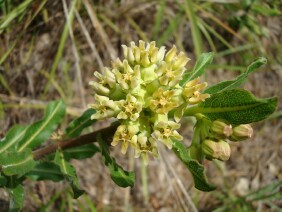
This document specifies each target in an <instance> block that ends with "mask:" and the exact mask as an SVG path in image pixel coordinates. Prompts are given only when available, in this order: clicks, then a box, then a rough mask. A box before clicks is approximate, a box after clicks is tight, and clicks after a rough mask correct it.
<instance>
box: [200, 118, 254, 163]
mask: <svg viewBox="0 0 282 212" xmlns="http://www.w3.org/2000/svg"><path fill="white" fill-rule="evenodd" d="M252 135H253V128H252V127H251V125H249V124H241V125H237V126H233V127H232V125H231V124H227V123H225V122H224V121H223V120H215V121H213V122H212V124H211V126H210V130H209V135H208V138H207V139H205V140H204V141H203V143H202V151H203V153H204V154H205V156H206V157H207V158H208V159H218V160H223V161H225V160H228V159H229V158H230V154H231V150H230V146H229V144H228V141H227V140H230V141H234V142H237V141H243V140H246V139H248V138H251V137H252Z"/></svg>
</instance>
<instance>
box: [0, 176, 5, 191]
mask: <svg viewBox="0 0 282 212" xmlns="http://www.w3.org/2000/svg"><path fill="white" fill-rule="evenodd" d="M6 184H7V178H6V177H5V176H3V175H1V173H0V188H2V187H4V186H5V185H6Z"/></svg>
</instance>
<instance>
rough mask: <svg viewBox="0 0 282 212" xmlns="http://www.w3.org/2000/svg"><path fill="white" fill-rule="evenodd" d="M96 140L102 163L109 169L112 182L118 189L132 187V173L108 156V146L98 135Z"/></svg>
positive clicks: (133, 178)
mask: <svg viewBox="0 0 282 212" xmlns="http://www.w3.org/2000/svg"><path fill="white" fill-rule="evenodd" d="M97 139H98V142H99V145H100V151H101V154H102V156H103V160H104V163H105V165H106V166H107V167H108V168H109V171H110V175H111V178H112V180H113V181H114V182H115V183H116V184H117V185H118V186H120V187H128V186H130V187H133V185H134V181H135V174H134V172H128V171H125V170H124V169H123V168H122V167H121V166H120V165H118V164H117V163H116V161H115V159H114V158H112V157H111V156H110V151H109V146H108V145H107V144H106V143H105V141H103V139H102V138H101V136H100V135H98V138H97Z"/></svg>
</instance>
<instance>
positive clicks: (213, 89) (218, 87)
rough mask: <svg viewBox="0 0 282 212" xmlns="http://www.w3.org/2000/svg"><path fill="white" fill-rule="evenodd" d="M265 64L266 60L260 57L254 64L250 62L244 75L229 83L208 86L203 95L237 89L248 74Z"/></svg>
mask: <svg viewBox="0 0 282 212" xmlns="http://www.w3.org/2000/svg"><path fill="white" fill-rule="evenodd" d="M266 63H267V60H266V59H265V58H264V57H260V58H258V59H256V60H255V61H254V62H252V63H251V64H250V65H249V66H248V68H247V70H246V71H245V72H244V73H242V74H240V75H239V76H238V77H237V78H236V79H234V80H229V81H223V82H220V83H218V84H216V85H213V86H210V87H208V88H207V89H206V90H205V91H204V93H209V94H214V93H217V92H219V91H224V90H230V89H234V88H238V87H239V86H240V85H242V84H243V83H244V82H245V81H246V79H247V77H248V76H249V74H251V73H253V72H254V71H255V70H257V69H258V68H260V67H261V66H263V65H265V64H266Z"/></svg>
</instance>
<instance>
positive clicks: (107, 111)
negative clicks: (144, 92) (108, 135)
mask: <svg viewBox="0 0 282 212" xmlns="http://www.w3.org/2000/svg"><path fill="white" fill-rule="evenodd" d="M95 100H96V102H95V103H94V104H90V105H89V107H90V108H93V109H95V110H96V113H94V114H93V115H92V116H91V119H104V118H110V117H113V116H116V115H117V114H118V113H119V112H120V108H119V107H118V104H117V102H115V101H113V100H110V99H109V98H108V97H106V96H100V95H98V94H96V95H95Z"/></svg>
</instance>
